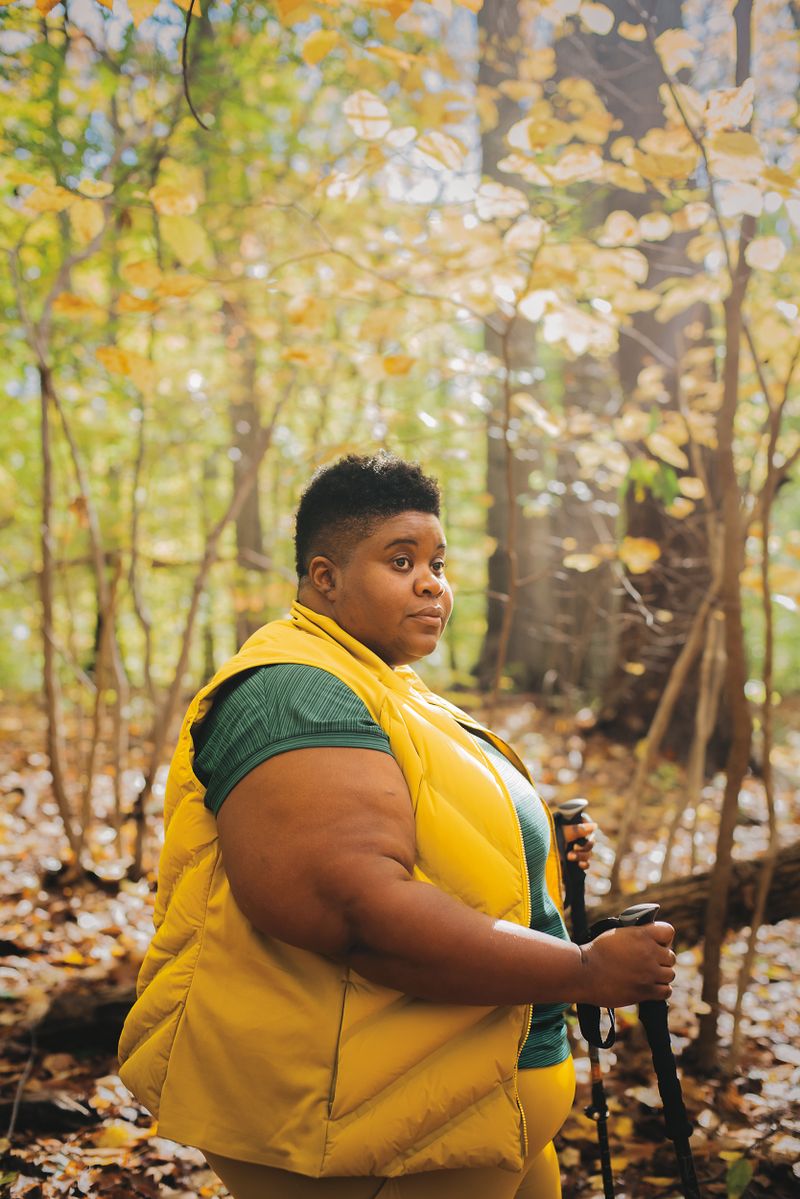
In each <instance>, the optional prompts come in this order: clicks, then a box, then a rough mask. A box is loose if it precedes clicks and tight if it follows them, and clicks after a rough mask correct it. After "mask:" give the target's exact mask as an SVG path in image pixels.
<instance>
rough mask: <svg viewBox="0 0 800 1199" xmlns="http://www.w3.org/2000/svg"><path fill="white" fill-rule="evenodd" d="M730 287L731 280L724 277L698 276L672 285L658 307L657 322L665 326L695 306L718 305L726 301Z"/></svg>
mask: <svg viewBox="0 0 800 1199" xmlns="http://www.w3.org/2000/svg"><path fill="white" fill-rule="evenodd" d="M728 287H729V280H727V279H726V278H724V277H723V276H722V275H714V276H712V275H697V276H696V278H694V279H690V280H689V281H687V282H684V281H681V282H679V283H676V284H674V285H671V286H670V288H669V290H668V291H667V294H666V295H665V296H664V299H663V300H662V301H661V303H660V305H659V307H658V310H657V312H656V320H658V321H660V322H661V323H662V324H664V323H666V322H667V321H671V320H672V318H673V317H674V316H677V315H678V314H679V313H681V312H685V311H686V309H687V308H691V307H692V306H693V305H694V304H716V303H718V302H719V301H720V300H724V298H725V296H726V294H727V289H728Z"/></svg>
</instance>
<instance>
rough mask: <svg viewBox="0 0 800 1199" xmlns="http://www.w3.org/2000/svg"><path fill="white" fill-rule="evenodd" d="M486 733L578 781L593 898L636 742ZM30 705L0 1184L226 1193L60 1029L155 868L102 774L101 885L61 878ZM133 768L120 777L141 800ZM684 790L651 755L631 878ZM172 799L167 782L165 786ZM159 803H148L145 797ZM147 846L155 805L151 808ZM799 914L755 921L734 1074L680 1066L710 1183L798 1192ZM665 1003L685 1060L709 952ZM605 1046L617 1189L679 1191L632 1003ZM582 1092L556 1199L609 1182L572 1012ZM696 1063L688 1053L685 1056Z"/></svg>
mask: <svg viewBox="0 0 800 1199" xmlns="http://www.w3.org/2000/svg"><path fill="white" fill-rule="evenodd" d="M799 709H800V704H796V705H795V706H794V709H793V710H790V708H789V707H788V706H786V707H785V709H784V710H783V711H782V712H781V714H780V716H781V719H780V720H779V728H780V729H781V733H780V744H779V746H778V748H777V749H776V754H775V773H776V805H777V811H778V818H779V824H780V828H781V830H782V839H783V841H784V842H785V843H786V842H791V841H793V840H794V839H795V837H796V835H797V826H798V824H800V732H797V731H794V730H797V729H798V728H800V720H798V715H800V711H799ZM494 724H495V727H497V728H498V729H499V730H500V731H501V732H504V733H505V735H506V736H507V737H508V738H509V740H511V741H512V742H513V743H514V744H515V746H516V747H517V748H518V749H519V750H520V751H521V753H522V756H523V757H524V758H525V760H526V762H527V764H528V766H529V767H530V769H531V771H532V773H533V775H534V778H535V779H536V780H537V782H538V785H539V788H540V790H541V792H542V793H543V796H544V798H545V799H547V800H548V801H550V802H560V801H562V800H564V799H570V798H573V797H575V796H578V795H581V796H584V797H585V798H587V799H588V800H589V801H590V804H591V812H592V815H593V816H594V817H595V818H596V819H597V820H598V821H599V823H600V825H601V831H600V833H599V836H598V845H597V849H596V852H595V863H594V866H593V869H592V871H591V873H590V876H589V879H588V882H587V900H588V903H589V905H590V906H591V901H592V898H593V897H599V896H601V895H603V894H604V893H605V892H606V891H607V889H608V883H607V875H608V870H609V867H610V863H611V860H612V857H613V851H612V845H613V843H614V839H615V836H616V831H617V827H618V822H619V818H620V814H621V807H622V797H623V795H624V792H625V789H626V786H627V784H628V781H629V779H630V778H631V775H632V771H633V765H634V759H633V752H632V750H631V749H629V748H626V747H623V746H619V745H615V744H612V743H610V742H608V741H607V740H606V739H605V738H604V737H603V736H601V735H600V734H598V733H597V732H596V731H594V730H593V729H592V728H591V722H590V721H589V720H588V718H587V716H586V714H583V716H582V714H579V715H578V716H577V717H561V716H553V715H552V714H548V713H545V712H543V711H542V710H541V709H540V708H538V707H537V706H536V705H535V704H534V703H532V702H529V701H525V700H523V699H519V698H517V699H514V700H513V701H512V700H504V701H503V704H502V707H501V709H500V710H499V712H498V713H497V714H496V716H495V718H494ZM42 744H43V738H42V726H41V717H40V716H39V714H38V713H37V712H36V711H30V712H28V711H26V710H25V709H24V708H22V709H21V708H11V707H8V706H6V707H4V708H2V709H0V795H2V797H3V804H2V809H0V919H1V920H2V924H0V1196H3V1197H5V1196H8V1197H9V1199H11V1197H16V1196H27V1197H28V1199H54V1197H55V1196H70V1197H73V1196H74V1197H78V1196H89V1197H96V1199H189V1197H192V1196H224V1195H225V1194H226V1192H225V1190H224V1188H223V1187H222V1185H221V1184H220V1183H219V1182H218V1181H217V1180H216V1178H215V1176H214V1175H213V1174H212V1173H211V1171H210V1170H209V1169H208V1168H207V1167H206V1165H205V1163H204V1160H203V1158H202V1155H201V1154H200V1153H199V1152H198V1151H196V1150H193V1149H187V1148H184V1147H182V1146H178V1145H175V1144H174V1143H172V1142H170V1141H167V1140H165V1139H163V1138H161V1137H159V1136H158V1135H157V1130H156V1128H155V1127H154V1124H153V1121H152V1119H151V1118H150V1117H149V1116H148V1114H147V1113H146V1112H145V1111H144V1110H143V1109H142V1108H140V1107H139V1106H138V1105H137V1104H136V1103H135V1102H134V1101H133V1100H132V1098H131V1096H130V1094H129V1093H128V1092H127V1091H126V1089H125V1087H124V1086H123V1085H122V1084H121V1082H120V1080H119V1078H118V1077H117V1075H116V1072H115V1071H116V1057H115V1054H114V1039H115V1036H116V1031H117V1029H116V1025H115V1024H114V1022H113V1021H112V1022H111V1023H110V1024H109V1026H108V1027H106V1026H105V1025H104V1024H103V1023H102V1021H98V1020H96V1019H95V1020H90V1021H88V1022H87V1024H86V1025H85V1026H84V1027H83V1028H82V1029H81V1028H77V1029H76V1026H75V1025H74V1023H73V1024H72V1025H67V1024H62V1025H60V1026H59V1025H56V1026H54V1025H53V1023H52V1016H53V1013H54V1012H55V1011H57V1010H62V1011H66V1010H68V1009H69V1008H70V1003H72V1006H73V1007H75V1006H78V1007H80V1004H81V1001H82V1000H81V997H82V996H83V997H85V996H86V995H87V994H91V993H92V992H93V991H94V992H95V993H97V991H98V990H102V991H104V992H108V993H109V994H113V993H115V991H120V992H124V991H125V989H126V988H128V987H129V986H130V985H131V983H132V982H133V980H134V979H135V976H136V972H137V969H138V965H139V962H140V960H141V956H142V953H143V951H144V948H145V946H146V944H147V941H148V938H149V936H150V933H151V931H152V924H151V912H152V886H153V878H154V874H153V870H152V869H151V870H150V871H149V873H148V875H147V877H146V878H144V879H143V880H142V881H140V882H135V883H134V882H129V881H126V880H125V879H124V878H122V877H121V876H122V875H123V873H124V863H123V861H122V859H121V857H120V851H119V849H118V847H117V845H116V843H115V840H114V834H113V832H112V831H111V830H110V828H109V826H108V822H107V816H108V809H109V805H110V795H111V790H112V785H111V780H110V778H108V777H106V778H104V779H101V786H100V787H99V789H98V793H97V795H96V797H95V815H96V821H95V825H94V828H93V832H92V836H91V839H90V843H91V848H92V853H93V855H94V857H95V860H96V861H97V862H98V864H99V865H98V872H99V873H100V874H102V875H103V876H104V877H105V878H106V880H107V881H106V882H105V884H104V885H102V886H100V885H98V884H97V883H87V882H85V881H84V882H75V881H74V880H73V881H71V882H70V881H69V876H68V875H65V873H64V871H63V870H62V869H61V855H62V854H63V851H64V846H63V841H62V837H61V825H60V820H59V818H58V815H57V811H56V809H55V805H54V804H53V802H52V798H51V795H50V790H49V782H50V779H49V775H48V773H47V771H46V769H45V767H46V758H45V756H44V754H43V753H42V750H41V746H42ZM137 782H138V779H137V772H136V770H132V771H130V772H129V775H126V777H125V779H124V784H125V787H126V789H127V791H128V792H129V793H130V795H131V796H132V795H133V793H134V792H135V789H136V787H137ZM683 784H684V772H683V769H682V767H681V766H680V765H679V764H677V763H676V762H674V761H672V760H670V759H669V758H662V759H661V761H660V763H659V765H658V768H657V770H656V772H655V775H654V780H653V785H652V786H651V787H650V788H649V790H648V793H647V796H646V797H645V800H644V803H643V807H642V816H641V826H640V827H639V828H638V830H637V835H636V842H635V845H634V852H633V854H632V855H631V862H630V870H629V873H628V875H627V877H626V879H625V887H626V890H629V891H630V892H633V891H635V890H638V889H641V888H644V887H646V886H652V884H653V883H655V882H657V880H658V877H659V873H660V869H661V859H662V857H663V850H664V841H665V830H666V827H667V825H668V822H669V818H670V813H671V811H672V810H673V805H674V804H675V803H677V802H679V800H680V797H681V794H682V790H683ZM721 784H722V777H721V776H717V777H715V778H714V779H712V780H710V781H709V783H708V785H707V786H706V787H705V788H704V790H703V795H702V801H701V803H700V804H699V806H698V810H697V818H696V825H695V828H694V865H695V866H696V867H697V868H706V869H707V868H708V866H709V864H710V862H711V860H712V858H713V849H714V842H715V835H716V834H715V820H716V813H717V811H718V806H719V800H720V797H721ZM156 794H157V796H158V795H159V794H160V795H161V796H163V786H160V788H158V789H157V792H156ZM156 806H157V805H156ZM149 819H150V821H151V825H152V827H151V829H150V834H151V835H150V841H149V844H150V846H151V855H152V860H153V861H154V860H155V853H156V847H157V841H158V829H159V825H160V816H159V813H158V812H157V811H154V812H153V813H152V814H151V815H150V818H149ZM766 842H767V815H766V804H765V800H764V795H763V787H762V786H761V783H760V781H759V780H758V779H757V778H750V779H748V780H747V782H746V785H745V788H744V790H743V793H742V795H741V799H740V818H739V824H738V827H737V829H736V851H735V852H736V856H737V857H741V858H754V857H757V856H758V855H759V854H761V853H763V851H764V849H765V847H766ZM691 843H692V835H691V833H690V831H689V830H687V829H686V828H682V829H681V831H680V833H679V836H678V839H677V842H676V854H675V858H674V861H673V873H674V874H677V875H684V874H688V873H690V871H691V869H692V865H693V861H692V858H693V853H692V849H691ZM798 927H799V926H798V922H797V921H784V922H782V923H781V924H777V925H768V926H765V927H764V928H762V929H761V931H760V934H759V938H758V952H757V957H756V962H755V968H754V978H753V981H752V984H751V987H750V989H749V991H748V994H747V996H746V1002H745V1007H744V1033H745V1037H744V1042H743V1052H742V1057H741V1061H740V1063H739V1066H738V1068H737V1070H736V1071H735V1072H734V1073H733V1074H732V1075H731V1076H730V1077H726V1076H725V1074H724V1072H723V1071H720V1072H719V1073H717V1074H716V1075H714V1076H712V1077H700V1076H698V1075H697V1074H696V1073H695V1072H693V1069H692V1068H691V1067H690V1066H689V1065H688V1064H686V1065H685V1066H684V1067H683V1068H682V1071H681V1073H682V1083H683V1092H684V1098H685V1101H686V1105H687V1108H688V1111H689V1115H690V1117H691V1118H692V1120H693V1122H694V1125H695V1132H694V1135H693V1136H692V1142H691V1143H692V1149H693V1153H694V1157H695V1162H696V1166H697V1173H698V1175H699V1178H700V1182H701V1191H702V1193H703V1194H704V1195H708V1196H715V1195H722V1196H727V1197H729V1199H738V1197H739V1196H745V1197H746V1199H762V1197H766V1196H770V1199H790V1197H796V1196H797V1195H798V1193H800V1164H798V1163H799V1162H800V1036H799V1035H798V1034H800V1010H799V1009H798V1002H797V994H798V990H797V982H796V980H797V978H798V976H800V948H799V947H798ZM746 936H747V930H740V931H738V932H734V933H732V934H731V935H730V936H729V938H728V940H727V943H726V945H725V950H724V956H723V974H724V983H723V988H722V992H721V999H722V1003H723V1014H722V1019H721V1024H720V1032H721V1061H722V1062H723V1064H724V1061H725V1057H726V1053H727V1049H728V1046H729V1044H730V1037H731V1032H732V1018H731V1015H730V1013H731V1011H732V1008H733V1004H734V1001H735V996H736V985H737V975H738V968H739V964H740V962H741V958H742V955H743V952H744V949H745V943H746ZM677 949H678V951H679V957H678V978H677V981H676V985H675V988H674V994H673V997H672V1000H671V1003H670V1030H671V1034H672V1043H673V1049H674V1051H675V1053H676V1056H677V1058H678V1061H679V1064H680V1062H681V1055H682V1054H683V1053H684V1052H685V1051H686V1050H687V1048H688V1047H689V1046H690V1045H691V1043H692V1041H693V1039H694V1038H695V1036H696V1033H697V1024H698V1015H697V1013H698V1009H699V1008H700V1006H701V1003H700V988H701V980H700V965H701V949H700V947H698V946H692V945H681V943H680V930H678V943H677ZM617 1025H618V1037H617V1042H616V1045H615V1046H614V1048H613V1050H610V1051H606V1052H603V1053H602V1054H601V1058H602V1062H603V1069H604V1072H605V1082H606V1087H607V1091H608V1096H609V1106H610V1109H611V1118H610V1125H609V1126H610V1137H611V1145H612V1155H613V1158H612V1160H613V1168H614V1174H615V1179H616V1184H617V1196H618V1199H650V1197H651V1196H652V1197H656V1196H658V1197H660V1199H670V1197H671V1196H678V1195H679V1194H680V1190H679V1186H678V1182H677V1172H676V1167H675V1159H674V1155H673V1152H672V1148H671V1143H670V1142H669V1141H667V1140H665V1138H664V1133H663V1124H662V1120H661V1105H660V1101H659V1097H658V1093H657V1090H656V1087H655V1079H654V1076H653V1070H652V1065H651V1063H650V1059H649V1052H648V1049H647V1045H646V1042H645V1040H644V1037H643V1035H642V1032H641V1028H640V1026H639V1024H638V1022H637V1018H636V1012H635V1010H632V1009H625V1010H624V1011H621V1012H618V1014H617ZM571 1033H572V1035H573V1039H574V1045H575V1055H576V1070H577V1074H578V1084H579V1088H578V1098H577V1101H576V1103H575V1106H574V1109H573V1113H572V1115H571V1117H570V1118H569V1120H568V1121H567V1123H566V1125H565V1127H564V1128H563V1130H562V1132H561V1134H560V1136H559V1155H560V1161H561V1166H562V1176H563V1184H564V1199H595V1197H601V1196H602V1193H603V1191H602V1182H601V1179H600V1175H599V1166H598V1161H597V1152H596V1140H595V1127H594V1124H593V1122H592V1121H591V1120H589V1119H588V1118H587V1117H586V1116H585V1115H583V1108H584V1106H585V1105H586V1103H587V1102H588V1097H589V1087H588V1078H589V1063H588V1059H587V1057H586V1052H585V1045H584V1043H583V1042H582V1041H581V1040H580V1037H579V1035H578V1032H577V1028H576V1026H575V1023H574V1021H572V1020H571ZM687 1061H688V1055H687Z"/></svg>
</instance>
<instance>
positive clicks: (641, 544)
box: [618, 537, 661, 575]
mask: <svg viewBox="0 0 800 1199" xmlns="http://www.w3.org/2000/svg"><path fill="white" fill-rule="evenodd" d="M618 557H619V560H620V562H622V564H623V565H624V566H626V567H627V569H628V570H629V571H630V573H631V574H632V575H643V574H647V572H648V570H650V568H651V566H652V565H653V563H654V562H657V561H658V559H659V558H660V557H661V546H660V545H659V544H658V542H657V541H653V540H652V539H651V538H650V537H623V539H622V543H621V545H620V547H619V552H618Z"/></svg>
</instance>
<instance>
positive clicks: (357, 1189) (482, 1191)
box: [206, 1057, 575, 1199]
mask: <svg viewBox="0 0 800 1199" xmlns="http://www.w3.org/2000/svg"><path fill="white" fill-rule="evenodd" d="M518 1090H519V1097H520V1101H521V1103H522V1107H523V1110H524V1112H525V1124H526V1126H527V1129H528V1156H527V1158H526V1159H525V1165H524V1166H523V1168H522V1170H521V1171H520V1172H519V1173H512V1172H511V1171H509V1170H500V1169H497V1168H494V1167H491V1168H485V1169H481V1170H427V1171H425V1172H424V1173H421V1174H405V1175H403V1177H401V1178H307V1177H306V1176H305V1175H304V1174H292V1173H289V1172H288V1171H287V1170H275V1169H272V1168H271V1167H269V1166H257V1165H254V1164H253V1163H251V1162H241V1161H235V1160H234V1159H233V1158H230V1157H219V1156H218V1155H217V1154H216V1153H206V1159H207V1161H208V1164H209V1165H210V1166H211V1168H212V1170H214V1171H216V1173H217V1174H218V1175H219V1176H220V1178H221V1179H222V1181H223V1182H224V1183H225V1186H226V1187H227V1188H228V1190H229V1191H230V1193H231V1195H233V1197H234V1199H377V1197H378V1196H380V1199H560V1196H561V1179H560V1175H559V1170H558V1160H557V1158H556V1151H555V1149H554V1148H553V1137H554V1136H555V1134H556V1133H557V1132H558V1130H559V1128H560V1127H561V1125H562V1124H563V1123H564V1120H565V1119H566V1117H567V1114H568V1112H569V1110H570V1108H571V1107H572V1101H573V1098H574V1096H575V1072H574V1070H573V1066H572V1058H571V1057H568V1058H567V1059H566V1061H564V1062H561V1064H560V1065H558V1066H544V1067H542V1068H541V1069H538V1070H520V1072H519V1080H518Z"/></svg>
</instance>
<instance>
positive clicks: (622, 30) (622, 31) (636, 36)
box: [617, 21, 647, 42]
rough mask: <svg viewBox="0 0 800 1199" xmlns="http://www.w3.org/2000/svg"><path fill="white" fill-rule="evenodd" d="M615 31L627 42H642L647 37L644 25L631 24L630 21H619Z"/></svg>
mask: <svg viewBox="0 0 800 1199" xmlns="http://www.w3.org/2000/svg"><path fill="white" fill-rule="evenodd" d="M617 33H618V34H619V36H620V37H624V38H625V39H626V40H627V41H629V42H643V41H644V40H645V38H646V37H647V30H646V29H645V27H644V25H632V24H631V23H630V21H620V23H619V25H618V26H617Z"/></svg>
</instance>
